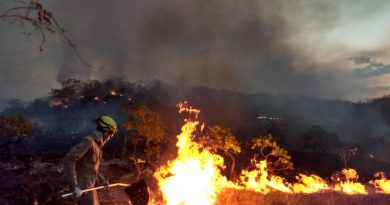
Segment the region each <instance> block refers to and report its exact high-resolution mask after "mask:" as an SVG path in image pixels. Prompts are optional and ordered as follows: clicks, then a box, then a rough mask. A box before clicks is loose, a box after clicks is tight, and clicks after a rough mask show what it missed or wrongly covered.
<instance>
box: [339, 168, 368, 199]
mask: <svg viewBox="0 0 390 205" xmlns="http://www.w3.org/2000/svg"><path fill="white" fill-rule="evenodd" d="M341 175H342V177H343V178H345V180H341V179H340V177H338V178H336V181H338V183H337V184H335V187H334V190H335V191H340V192H343V193H345V194H367V191H366V188H365V186H364V185H363V184H361V183H359V182H356V181H357V180H358V179H359V176H358V174H357V172H356V170H354V169H343V170H341Z"/></svg>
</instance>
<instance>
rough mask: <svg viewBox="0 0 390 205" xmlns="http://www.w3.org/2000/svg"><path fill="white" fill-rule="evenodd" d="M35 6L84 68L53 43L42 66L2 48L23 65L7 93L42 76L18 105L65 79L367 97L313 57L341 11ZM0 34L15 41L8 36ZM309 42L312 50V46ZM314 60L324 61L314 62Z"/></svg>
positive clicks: (203, 0) (171, 0)
mask: <svg viewBox="0 0 390 205" xmlns="http://www.w3.org/2000/svg"><path fill="white" fill-rule="evenodd" d="M44 3H45V5H46V6H47V7H48V8H49V9H50V10H51V11H53V13H54V15H55V16H56V18H57V20H58V21H59V22H60V23H61V24H62V26H64V27H65V28H66V29H67V30H68V31H69V32H68V33H67V35H68V37H69V38H70V39H71V40H72V42H73V43H75V44H76V45H77V47H78V49H79V51H80V54H81V55H82V57H83V58H84V59H86V61H87V62H88V63H90V64H91V65H92V66H91V67H85V66H84V65H83V64H82V63H81V62H80V60H79V59H78V58H77V55H76V54H75V53H74V51H73V50H72V48H70V47H68V46H67V45H64V44H61V43H60V42H59V40H58V39H57V38H55V37H53V38H50V39H49V41H48V45H47V47H46V49H45V53H44V54H41V55H42V57H41V58H42V59H44V60H42V61H41V60H39V61H37V60H36V59H34V58H32V57H31V55H30V52H31V51H26V49H25V47H26V41H24V40H18V42H17V43H16V44H12V46H11V45H9V46H7V49H10V48H11V47H16V48H17V49H18V50H22V51H21V53H20V54H19V55H18V56H20V58H23V59H25V58H26V56H29V58H28V59H27V60H24V61H23V62H20V63H19V64H20V65H19V64H12V63H7V65H5V66H9V67H17V69H19V70H20V69H22V68H23V69H24V72H25V74H24V75H23V76H25V78H26V79H25V80H24V81H23V82H21V81H15V78H12V80H11V81H13V83H12V82H8V84H26V85H27V84H29V83H30V82H31V81H33V80H35V79H29V78H28V77H29V76H30V75H31V74H32V73H40V74H42V73H44V76H43V77H42V78H41V79H40V81H41V82H42V83H46V84H47V85H51V86H46V88H42V86H41V87H31V88H30V89H29V88H28V86H25V87H23V88H20V89H21V91H20V94H18V95H19V96H23V98H25V97H24V95H28V97H29V98H31V95H34V94H35V95H36V96H43V95H44V94H45V93H47V92H48V91H49V90H50V88H52V87H53V85H54V86H55V87H58V85H59V83H58V82H61V81H63V80H65V79H68V78H77V79H82V80H85V79H100V80H104V79H110V78H115V77H120V78H122V79H124V80H129V81H139V80H143V81H153V80H155V79H157V80H161V81H163V82H166V83H170V84H174V85H184V86H207V87H212V88H224V89H231V90H236V91H242V92H269V93H287V94H296V95H308V96H315V97H322V98H342V99H348V100H351V99H352V100H356V99H361V98H365V97H366V96H367V91H365V90H367V89H364V87H366V86H367V85H366V84H364V82H360V81H359V80H357V79H356V76H355V75H354V74H353V72H349V71H348V70H346V69H345V68H343V67H342V65H340V63H339V62H337V63H329V62H331V61H332V60H333V59H332V58H331V57H329V59H327V58H328V56H324V55H326V53H324V52H322V51H321V49H323V48H322V47H324V45H323V44H321V41H323V39H324V38H325V37H326V33H327V32H329V31H331V30H332V29H333V28H334V27H335V25H337V23H338V20H339V18H340V15H341V12H342V9H343V8H349V5H348V4H347V3H345V4H338V2H337V1H326V2H324V1H304V0H299V1H294V2H290V1H265V0H246V1H237V0H223V1H222V0H188V1H180V0H166V1H158V0H148V1H118V0H114V1H103V0H95V1H91V0H86V1H76V0H69V1H66V2H64V1H48V2H44ZM366 15H368V14H366ZM10 30H11V29H10ZM14 31H15V30H14ZM16 31H17V29H16ZM5 33H7V34H8V35H9V36H15V32H12V31H8V32H5ZM4 39H5V38H4ZM0 42H1V43H4V42H5V40H0ZM309 42H310V43H313V42H314V46H313V45H311V44H310V45H309ZM317 42H318V44H317ZM333 49H336V48H333ZM337 49H339V50H340V51H343V50H345V48H339V47H337ZM348 52H349V51H345V52H344V53H346V54H347V55H348V56H351V55H355V51H353V53H348ZM356 52H357V51H356ZM3 58H10V59H14V58H15V57H14V55H10V54H9V55H5V56H3V57H0V59H3ZM338 58H339V59H341V58H343V56H339V57H338ZM318 59H322V61H321V62H318V61H317V60H318ZM324 59H327V61H328V62H326V63H323V61H324ZM344 61H347V60H344ZM22 64H23V65H27V67H29V68H28V69H26V68H24V67H25V66H22ZM30 67H31V68H30ZM1 72H2V71H1ZM2 74H3V73H2ZM8 95H11V94H7V95H6V96H8ZM12 97H15V96H12Z"/></svg>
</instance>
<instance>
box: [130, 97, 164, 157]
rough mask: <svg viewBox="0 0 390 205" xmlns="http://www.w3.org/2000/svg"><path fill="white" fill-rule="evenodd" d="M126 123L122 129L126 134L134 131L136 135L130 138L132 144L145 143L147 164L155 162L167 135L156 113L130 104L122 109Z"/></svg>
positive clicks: (144, 107)
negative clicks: (125, 116) (125, 115)
mask: <svg viewBox="0 0 390 205" xmlns="http://www.w3.org/2000/svg"><path fill="white" fill-rule="evenodd" d="M123 111H124V112H125V113H126V114H127V117H128V119H127V121H126V123H125V124H124V128H125V130H126V131H128V133H129V132H130V131H132V130H136V131H137V134H136V135H133V136H128V134H127V137H131V140H132V142H133V144H137V143H138V142H139V141H142V142H144V143H145V146H146V148H145V154H146V159H147V162H148V163H154V162H157V161H158V160H159V158H160V156H161V153H162V150H163V147H164V146H165V145H166V144H167V142H168V140H167V138H168V133H167V128H166V126H165V124H164V123H163V122H162V120H161V117H160V115H159V114H158V113H156V112H153V111H151V110H150V109H149V108H147V107H146V106H140V105H135V104H131V105H129V106H128V107H126V108H124V109H123Z"/></svg>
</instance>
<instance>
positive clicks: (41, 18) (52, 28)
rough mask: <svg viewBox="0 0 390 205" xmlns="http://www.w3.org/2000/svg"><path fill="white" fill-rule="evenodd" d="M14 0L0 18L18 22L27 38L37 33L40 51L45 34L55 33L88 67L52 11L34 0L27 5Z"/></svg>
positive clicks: (44, 40)
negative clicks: (12, 5)
mask: <svg viewBox="0 0 390 205" xmlns="http://www.w3.org/2000/svg"><path fill="white" fill-rule="evenodd" d="M14 2H15V4H14V7H12V8H9V9H7V10H6V11H4V12H3V13H2V14H0V20H4V21H10V23H11V24H12V23H15V22H19V23H20V24H21V26H22V28H23V33H24V34H25V35H26V37H27V38H28V39H30V36H31V35H32V34H33V33H34V32H36V33H38V34H37V35H38V37H39V39H40V44H39V50H40V51H41V52H42V51H43V47H44V44H45V42H46V34H47V33H49V34H54V35H57V36H58V37H59V38H60V39H61V40H62V41H63V42H64V43H65V44H66V45H68V46H69V47H71V48H72V49H73V51H74V52H75V54H76V56H77V57H78V58H79V60H80V61H81V62H82V63H83V64H84V65H85V66H87V67H90V64H88V63H87V62H86V61H85V60H84V58H83V57H82V56H81V55H80V52H79V50H78V48H77V47H76V45H75V44H74V43H73V42H72V41H71V40H70V39H69V38H68V37H67V36H66V34H65V33H66V30H65V29H64V28H63V27H62V26H60V24H59V23H58V22H57V20H56V19H55V18H54V15H53V13H52V12H50V11H49V10H47V9H45V8H44V7H43V6H42V4H40V3H38V2H36V1H30V2H29V5H28V6H26V5H27V3H26V2H24V1H22V0H19V1H16V0H15V1H14ZM2 3H3V2H0V6H2ZM26 24H29V25H31V27H32V31H27V30H26Z"/></svg>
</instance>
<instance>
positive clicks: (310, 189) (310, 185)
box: [292, 174, 330, 194]
mask: <svg viewBox="0 0 390 205" xmlns="http://www.w3.org/2000/svg"><path fill="white" fill-rule="evenodd" d="M296 178H297V180H298V182H299V183H295V184H294V185H293V186H292V189H293V190H294V193H305V194H309V193H316V192H320V191H324V190H329V189H330V187H329V185H328V184H327V182H326V181H325V180H324V179H322V178H321V177H319V176H317V175H314V174H313V175H310V176H308V175H305V174H299V175H298V176H297V177H296Z"/></svg>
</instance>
